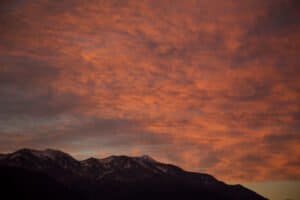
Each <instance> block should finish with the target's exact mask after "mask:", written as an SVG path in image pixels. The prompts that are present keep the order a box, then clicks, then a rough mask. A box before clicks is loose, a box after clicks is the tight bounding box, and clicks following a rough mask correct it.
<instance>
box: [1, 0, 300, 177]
mask: <svg viewBox="0 0 300 200" xmlns="http://www.w3.org/2000/svg"><path fill="white" fill-rule="evenodd" d="M299 8H300V7H299V3H298V1H296V0H286V1H284V0H275V1H274V0H272V1H271V0H267V1H264V2H261V1H258V0H245V1H242V2H238V1H221V0H220V1H218V0H209V1H208V0H201V1H194V0H187V1H179V0H178V1H177V0H175V1H174V0H173V1H171V0H170V1H169V0H164V1H160V2H153V1H147V0H145V1H117V0H92V1H83V0H74V1H70V0H65V1H53V0H51V1H50V0H41V1H35V0H28V1H26V2H25V1H17V0H12V1H9V0H4V1H1V3H0V96H1V98H0V110H1V112H0V150H1V151H11V150H15V149H17V148H20V147H24V146H29V147H36V148H45V147H54V148H61V149H64V150H67V151H69V152H71V153H73V154H74V155H76V156H78V157H82V158H83V157H86V156H90V155H96V156H104V155H107V154H112V153H113V154H132V155H136V154H145V153H146V154H151V155H153V156H154V157H156V158H157V159H161V160H163V161H168V162H172V163H175V164H178V165H182V166H183V167H184V168H186V169H189V170H196V171H201V172H207V173H211V174H214V175H216V176H217V177H219V178H222V179H224V180H227V181H238V180H243V181H251V180H255V181H257V180H290V179H299V178H300V163H299V157H300V145H299V144H300V143H299V142H300V135H299V130H300V126H299V124H300V104H299V102H300V77H299V74H300V68H299V64H298V61H299V58H298V56H299V53H300V46H299V45H300V38H299V34H300V24H299V20H297V19H299V17H300V16H299V12H297V11H298V10H299Z"/></svg>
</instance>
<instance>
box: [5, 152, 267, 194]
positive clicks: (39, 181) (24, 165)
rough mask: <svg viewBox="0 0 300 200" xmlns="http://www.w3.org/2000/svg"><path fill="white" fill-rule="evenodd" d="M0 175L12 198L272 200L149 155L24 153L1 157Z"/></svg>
mask: <svg viewBox="0 0 300 200" xmlns="http://www.w3.org/2000/svg"><path fill="white" fill-rule="evenodd" d="M0 177H1V179H0V187H1V190H2V191H3V193H2V195H4V196H5V197H6V196H7V197H9V199H31V200H37V199H39V200H40V199H45V200H47V199H71V200H83V199H84V200H102V199H105V200H106V199H108V200H116V199H131V200H135V199H145V200H147V199H205V200H221V199H222V200H265V199H266V198H264V197H262V196H261V195H259V194H257V193H255V192H253V191H251V190H249V189H247V188H245V187H243V186H242V185H229V184H226V183H224V182H222V181H219V180H217V179H216V178H214V177H213V176H211V175H208V174H203V173H195V172H188V171H185V170H183V169H181V168H180V167H177V166H175V165H171V164H165V163H161V162H158V161H156V160H154V159H153V158H151V157H150V156H147V155H144V156H140V157H129V156H124V155H122V156H109V157H107V158H103V159H97V158H88V159H86V160H82V161H78V160H76V159H75V158H73V157H72V156H70V155H69V154H67V153H64V152H62V151H59V150H53V149H46V150H33V149H20V150H18V151H16V152H13V153H8V154H0Z"/></svg>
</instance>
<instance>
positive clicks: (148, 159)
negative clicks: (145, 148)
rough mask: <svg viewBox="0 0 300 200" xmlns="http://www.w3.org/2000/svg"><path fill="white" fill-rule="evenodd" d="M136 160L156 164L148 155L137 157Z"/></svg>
mask: <svg viewBox="0 0 300 200" xmlns="http://www.w3.org/2000/svg"><path fill="white" fill-rule="evenodd" d="M138 158H140V159H142V160H145V161H150V162H156V160H154V159H153V158H152V157H151V156H149V155H142V156H140V157H138Z"/></svg>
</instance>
